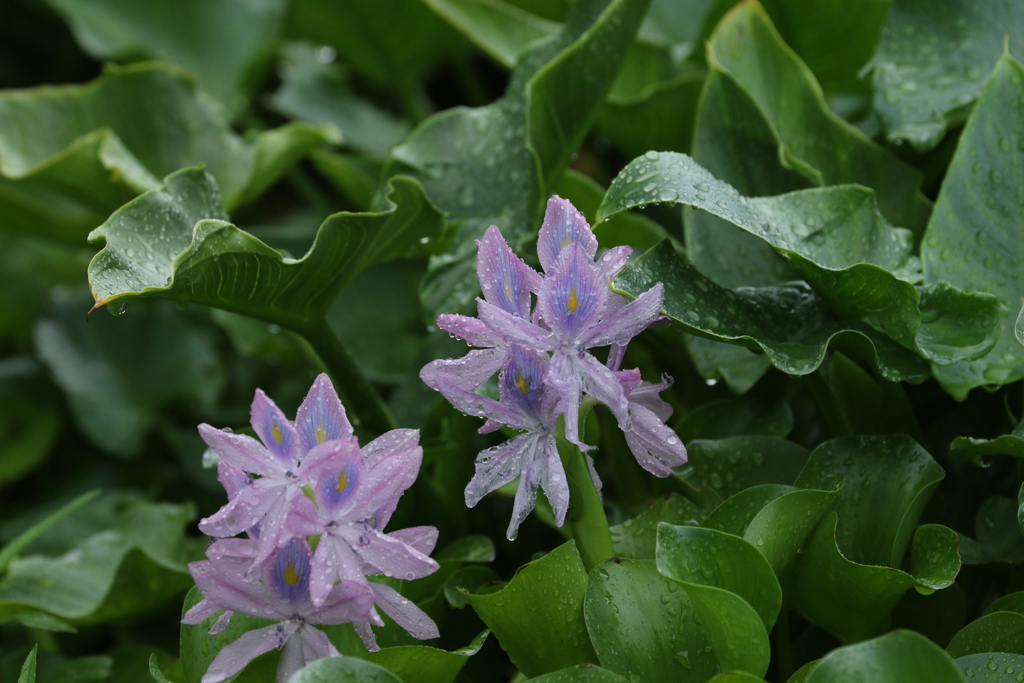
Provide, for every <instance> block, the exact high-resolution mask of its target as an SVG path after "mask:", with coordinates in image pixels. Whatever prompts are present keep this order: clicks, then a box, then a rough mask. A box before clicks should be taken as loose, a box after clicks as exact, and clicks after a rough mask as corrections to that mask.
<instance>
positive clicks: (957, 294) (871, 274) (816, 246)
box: [598, 152, 1006, 364]
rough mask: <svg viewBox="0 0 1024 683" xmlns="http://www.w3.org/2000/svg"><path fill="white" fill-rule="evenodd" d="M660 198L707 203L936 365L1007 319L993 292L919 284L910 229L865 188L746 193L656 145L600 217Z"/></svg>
mask: <svg viewBox="0 0 1024 683" xmlns="http://www.w3.org/2000/svg"><path fill="white" fill-rule="evenodd" d="M658 202H663V203H664V202H667V203H672V204H682V205H684V206H685V205H689V206H690V207H692V209H703V210H705V211H708V212H709V213H712V214H714V215H716V216H719V217H721V218H724V219H725V220H728V221H729V222H730V223H732V224H733V225H736V226H737V227H739V228H741V229H743V230H744V231H746V232H748V233H749V234H752V235H756V236H757V237H760V238H761V239H763V240H765V241H766V242H768V243H769V244H771V245H772V247H774V248H775V249H776V251H778V252H779V253H780V254H782V255H783V256H785V257H786V258H787V260H788V261H789V263H790V265H791V266H792V267H793V268H794V269H795V270H796V271H797V272H798V273H799V274H800V275H801V276H802V277H803V278H804V279H805V280H807V282H808V283H809V284H810V285H811V286H812V287H813V288H814V289H815V290H816V291H817V292H818V293H819V294H821V295H822V296H823V297H824V298H825V299H826V300H827V301H828V302H829V304H830V305H831V307H832V308H833V309H834V310H835V311H836V312H838V313H839V314H840V315H841V316H843V317H844V318H855V319H862V320H865V321H867V322H869V323H871V324H872V325H873V326H875V327H877V328H879V329H881V330H883V331H885V332H886V333H887V334H889V336H891V337H892V338H893V339H895V340H897V341H898V342H900V343H901V344H903V345H904V346H906V347H908V348H912V349H915V350H917V351H918V352H919V353H921V354H922V355H924V356H926V357H927V358H929V359H931V360H933V361H934V362H936V363H941V364H949V363H953V362H955V361H959V360H963V359H967V358H977V357H979V356H982V355H984V354H986V353H988V352H989V351H990V350H991V349H992V347H993V346H994V345H995V343H996V339H997V338H998V336H999V333H1000V331H1001V329H1002V326H1003V324H1004V321H1005V316H1006V312H1005V308H1004V307H1003V306H1002V305H1001V304H1000V302H999V300H998V299H996V298H995V297H993V296H990V295H986V294H981V293H967V292H961V291H959V290H957V289H955V288H953V287H950V286H949V285H948V284H946V283H937V284H936V285H934V286H932V287H929V288H927V289H925V290H922V291H918V290H917V289H916V288H915V287H914V285H913V284H912V282H913V281H914V280H915V279H916V278H917V277H918V276H919V272H918V268H919V265H918V262H917V259H916V258H914V257H913V256H912V255H911V248H912V244H913V237H912V235H911V234H910V232H909V231H907V230H902V229H899V228H893V227H892V226H891V225H889V223H888V222H887V221H886V220H885V218H884V217H883V216H882V215H881V214H880V213H879V210H878V207H877V205H876V204H875V194H874V193H872V192H871V191H869V190H866V189H865V188H863V187H858V186H855V185H843V186H836V187H829V188H821V189H812V190H803V191H797V192H791V193H789V194H785V195H782V196H778V197H766V198H753V199H747V198H745V197H742V196H741V195H740V194H739V193H737V191H736V190H735V189H734V188H733V187H732V186H730V185H729V184H727V183H724V182H722V181H720V180H718V179H717V178H715V177H714V176H713V175H711V174H710V173H709V172H708V171H706V170H705V169H704V168H702V167H701V166H700V165H698V164H697V163H696V162H694V160H693V159H691V158H690V157H689V156H687V155H685V154H674V153H666V154H657V153H653V152H652V153H648V154H646V155H644V156H643V157H640V158H639V159H635V160H634V161H632V162H631V163H630V164H629V165H628V166H627V167H626V168H625V169H624V170H623V171H622V173H620V174H619V175H618V176H617V177H616V179H615V180H614V181H613V182H612V185H611V187H610V188H609V189H608V194H607V195H606V196H605V199H604V202H603V203H602V205H601V209H600V210H599V211H598V218H606V217H608V216H611V215H614V214H616V213H618V212H621V211H626V210H628V209H631V208H635V207H638V206H646V205H647V204H649V203H658Z"/></svg>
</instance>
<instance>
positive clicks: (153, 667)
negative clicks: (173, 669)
mask: <svg viewBox="0 0 1024 683" xmlns="http://www.w3.org/2000/svg"><path fill="white" fill-rule="evenodd" d="M149 675H150V677H152V679H153V680H154V681H156V683H175V682H173V681H171V680H170V679H168V678H167V676H165V675H164V672H163V669H161V668H160V662H159V660H158V659H157V656H156V653H155V652H154V653H153V654H151V655H150V656H149Z"/></svg>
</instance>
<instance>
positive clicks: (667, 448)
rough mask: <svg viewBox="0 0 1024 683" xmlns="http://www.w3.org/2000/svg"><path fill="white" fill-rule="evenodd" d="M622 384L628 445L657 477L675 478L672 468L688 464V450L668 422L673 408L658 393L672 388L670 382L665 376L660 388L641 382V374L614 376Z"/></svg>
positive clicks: (643, 464)
mask: <svg viewBox="0 0 1024 683" xmlns="http://www.w3.org/2000/svg"><path fill="white" fill-rule="evenodd" d="M615 374H616V375H617V376H618V378H619V381H620V382H622V387H623V390H624V391H625V392H626V398H627V401H628V403H629V416H630V428H629V429H627V430H625V436H626V443H627V444H628V445H629V450H630V451H632V452H633V455H634V456H635V457H636V460H637V462H638V463H640V466H641V467H643V468H644V469H645V470H647V471H648V472H650V473H651V474H653V475H655V476H657V477H667V476H669V475H670V474H672V469H671V468H673V467H679V466H680V465H682V464H684V463H686V446H684V445H683V442H682V441H680V440H679V437H678V436H676V433H675V432H674V431H673V430H672V429H671V428H670V427H668V426H666V425H665V422H666V421H667V420H668V418H669V417H671V416H672V406H670V405H669V404H668V403H666V402H665V401H663V400H662V398H661V397H660V396H658V393H659V392H661V391H664V390H665V389H667V388H669V387H670V386H672V380H671V378H669V377H667V376H664V375H663V376H662V381H661V384H651V383H650V382H644V381H642V380H641V379H640V370H638V369H633V370H621V371H619V372H616V373H615Z"/></svg>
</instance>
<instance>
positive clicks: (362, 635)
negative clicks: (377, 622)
mask: <svg viewBox="0 0 1024 683" xmlns="http://www.w3.org/2000/svg"><path fill="white" fill-rule="evenodd" d="M352 626H353V627H354V628H355V630H356V634H357V635H358V636H359V639H360V640H362V641H363V645H365V646H366V649H367V650H369V651H370V652H380V645H378V644H377V637H376V636H375V635H373V629H372V628H370V622H368V621H354V622H352Z"/></svg>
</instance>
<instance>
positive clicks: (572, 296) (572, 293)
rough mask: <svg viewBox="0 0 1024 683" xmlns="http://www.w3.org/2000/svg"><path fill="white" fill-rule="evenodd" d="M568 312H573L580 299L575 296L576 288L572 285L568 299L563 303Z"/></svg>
mask: <svg viewBox="0 0 1024 683" xmlns="http://www.w3.org/2000/svg"><path fill="white" fill-rule="evenodd" d="M565 305H566V307H568V309H569V312H570V313H575V312H576V308H577V307H578V306H579V305H580V300H579V299H577V298H576V288H575V287H573V288H572V289H571V290H570V291H569V300H568V301H567V302H566V303H565Z"/></svg>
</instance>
